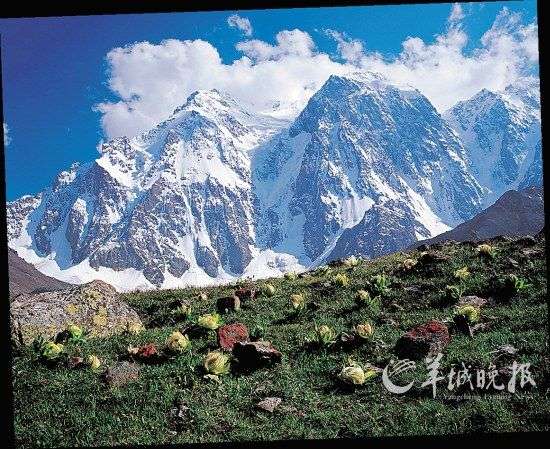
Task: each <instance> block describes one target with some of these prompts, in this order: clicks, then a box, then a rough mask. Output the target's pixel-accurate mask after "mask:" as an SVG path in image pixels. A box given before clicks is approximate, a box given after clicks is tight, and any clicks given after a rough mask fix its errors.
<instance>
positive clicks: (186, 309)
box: [172, 301, 192, 319]
mask: <svg viewBox="0 0 550 449" xmlns="http://www.w3.org/2000/svg"><path fill="white" fill-rule="evenodd" d="M191 311H192V309H191V304H189V303H188V302H187V301H182V302H181V303H180V305H179V306H178V307H176V308H175V309H174V310H173V311H172V313H173V314H174V315H175V316H176V317H178V318H181V319H185V318H188V317H189V316H190V315H191Z"/></svg>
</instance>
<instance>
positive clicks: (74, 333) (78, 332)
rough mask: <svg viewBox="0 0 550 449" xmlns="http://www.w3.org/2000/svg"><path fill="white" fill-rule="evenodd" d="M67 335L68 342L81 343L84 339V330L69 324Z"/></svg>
mask: <svg viewBox="0 0 550 449" xmlns="http://www.w3.org/2000/svg"><path fill="white" fill-rule="evenodd" d="M67 334H68V335H69V340H70V341H74V342H78V341H82V340H83V338H84V329H82V328H81V327H80V326H77V325H76V324H69V325H68V326H67Z"/></svg>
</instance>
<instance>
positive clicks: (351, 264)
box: [344, 256, 360, 268]
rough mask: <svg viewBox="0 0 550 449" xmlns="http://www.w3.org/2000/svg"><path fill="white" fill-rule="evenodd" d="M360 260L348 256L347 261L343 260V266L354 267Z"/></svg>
mask: <svg viewBox="0 0 550 449" xmlns="http://www.w3.org/2000/svg"><path fill="white" fill-rule="evenodd" d="M359 262H360V260H359V259H358V258H357V257H355V256H350V257H348V258H347V259H344V265H345V266H346V267H350V268H351V267H356V266H357V265H359Z"/></svg>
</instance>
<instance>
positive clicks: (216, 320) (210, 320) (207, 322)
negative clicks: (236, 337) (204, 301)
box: [197, 313, 222, 331]
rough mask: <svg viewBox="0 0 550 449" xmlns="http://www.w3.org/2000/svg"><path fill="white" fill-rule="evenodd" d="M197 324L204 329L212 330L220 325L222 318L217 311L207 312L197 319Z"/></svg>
mask: <svg viewBox="0 0 550 449" xmlns="http://www.w3.org/2000/svg"><path fill="white" fill-rule="evenodd" d="M197 324H198V325H199V326H200V327H202V328H204V329H208V330H212V331H214V330H216V329H217V328H218V327H220V326H221V324H222V319H221V316H220V315H219V314H218V313H207V314H205V315H201V316H200V317H199V318H198V319H197Z"/></svg>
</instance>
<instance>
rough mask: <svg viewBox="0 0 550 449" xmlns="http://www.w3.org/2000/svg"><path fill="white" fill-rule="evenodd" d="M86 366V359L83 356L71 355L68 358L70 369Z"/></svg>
mask: <svg viewBox="0 0 550 449" xmlns="http://www.w3.org/2000/svg"><path fill="white" fill-rule="evenodd" d="M83 366H84V359H83V358H82V357H69V358H68V360H67V367H68V368H69V369H75V368H81V367H83Z"/></svg>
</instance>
